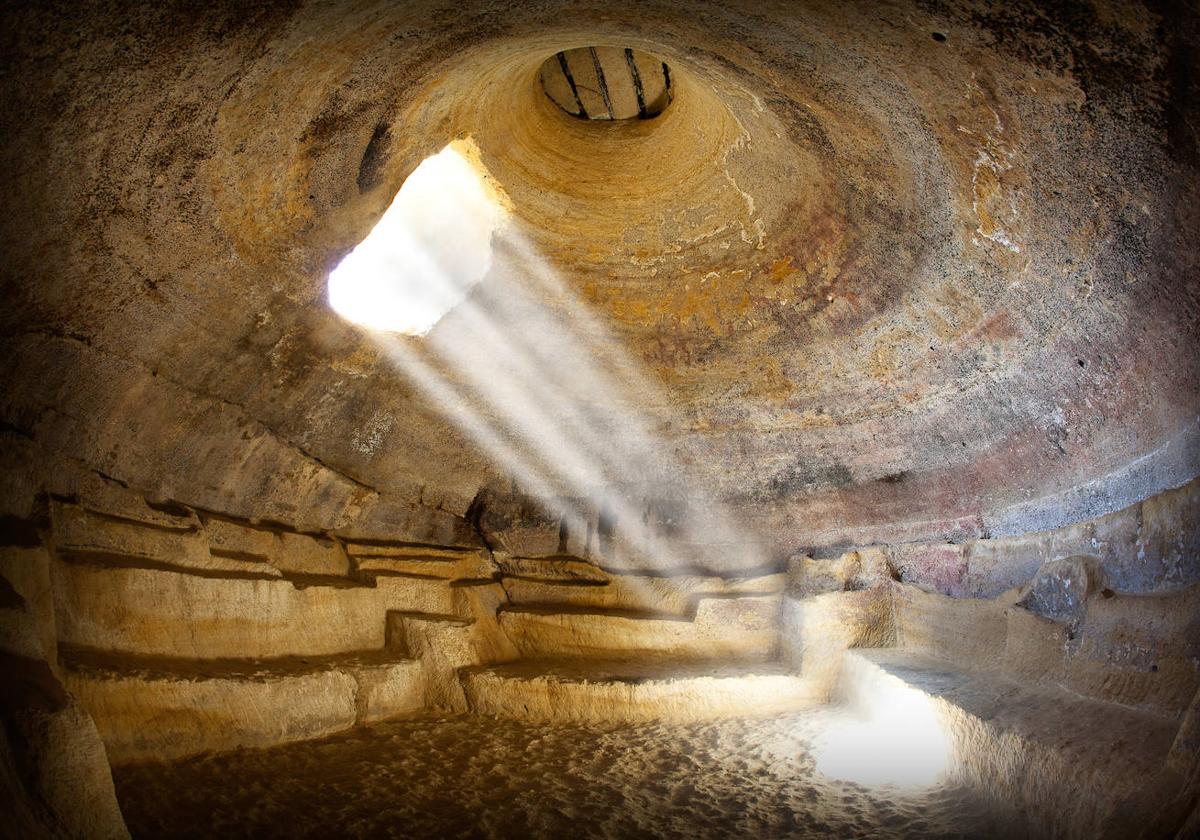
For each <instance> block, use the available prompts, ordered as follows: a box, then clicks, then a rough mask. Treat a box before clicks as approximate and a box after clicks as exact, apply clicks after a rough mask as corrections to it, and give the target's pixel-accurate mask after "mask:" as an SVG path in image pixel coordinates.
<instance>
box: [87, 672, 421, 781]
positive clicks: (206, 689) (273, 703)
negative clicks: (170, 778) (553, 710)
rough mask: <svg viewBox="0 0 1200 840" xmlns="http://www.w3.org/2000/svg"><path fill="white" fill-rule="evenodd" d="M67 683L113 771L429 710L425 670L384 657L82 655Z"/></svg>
mask: <svg viewBox="0 0 1200 840" xmlns="http://www.w3.org/2000/svg"><path fill="white" fill-rule="evenodd" d="M65 673H66V676H65V679H66V685H67V687H68V688H69V689H70V690H71V692H72V693H73V694H74V695H75V696H76V697H78V698H79V702H80V704H81V705H82V706H83V708H84V709H86V710H87V712H88V714H90V715H91V716H92V718H93V719H94V720H95V721H96V725H97V726H98V727H99V731H100V737H101V738H103V739H104V744H105V746H106V747H107V750H108V756H109V760H110V761H112V762H113V763H121V762H129V761H147V760H169V759H174V758H180V757H182V756H187V755H192V754H195V753H200V752H206V751H209V750H218V751H220V750H231V749H236V748H239V747H265V746H270V745H272V744H278V743H284V742H287V741H297V740H304V739H308V738H319V737H322V736H325V735H330V734H332V733H334V732H339V731H341V730H343V729H348V728H349V727H351V726H353V725H354V724H355V723H356V722H364V721H371V720H380V719H383V718H387V717H395V716H396V715H399V714H404V713H408V712H413V711H417V710H419V709H421V708H423V707H424V705H425V685H424V679H423V675H422V673H421V668H420V665H419V664H418V663H416V662H413V661H394V660H393V661H387V659H385V658H384V657H381V656H379V655H366V656H360V657H353V656H343V657H337V658H330V657H324V658H319V657H315V658H310V657H304V658H299V657H297V658H292V659H290V660H286V661H280V660H275V661H270V660H268V661H262V662H254V661H247V660H239V661H233V662H229V661H226V662H207V663H206V662H203V661H201V662H195V661H191V662H188V661H178V660H175V661H172V660H161V659H160V660H154V659H144V658H143V659H140V660H139V659H132V660H130V659H116V658H112V657H105V656H103V655H99V656H97V655H95V654H91V655H88V654H86V653H81V654H78V655H76V656H75V657H74V658H71V659H69V661H68V663H67V668H66V672H65Z"/></svg>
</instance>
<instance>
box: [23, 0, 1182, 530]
mask: <svg viewBox="0 0 1200 840" xmlns="http://www.w3.org/2000/svg"><path fill="white" fill-rule="evenodd" d="M1188 8H1189V7H1188V5H1187V4H1176V5H1172V4H1167V3H1160V4H1153V5H1152V6H1150V7H1143V6H1140V5H1127V4H1116V3H1114V4H1109V3H1095V4H1088V3H1078V4H1077V3H1066V4H1046V5H1045V7H1039V6H1037V5H1035V4H1028V3H1015V4H1004V5H1003V6H995V5H993V4H982V3H981V4H978V5H974V4H969V3H911V4H909V3H888V4H881V3H865V4H856V3H845V2H837V3H812V4H803V5H801V4H764V3H757V2H755V3H722V4H715V3H698V2H674V0H673V2H669V3H667V2H657V3H656V2H651V3H645V2H638V3H611V2H606V3H546V2H533V3H519V4H518V3H470V2H467V3H455V4H432V3H404V4H394V3H371V2H362V3H338V4H306V3H297V4H292V5H289V6H280V7H278V8H276V9H273V10H265V9H258V10H253V11H249V10H247V9H245V8H243V7H242V6H241V4H226V5H224V6H221V7H219V8H216V9H215V10H213V11H212V13H211V14H205V15H203V16H198V15H196V14H195V13H194V12H193V11H192V10H191V9H190V8H186V7H184V6H178V7H175V6H169V5H168V6H166V7H164V8H157V7H156V8H142V7H130V8H126V9H122V8H118V7H105V8H103V9H100V8H91V9H87V10H79V9H76V8H75V7H65V6H64V7H60V8H59V9H58V10H57V11H50V10H43V9H33V8H30V9H27V10H25V11H13V12H9V13H7V14H8V18H9V19H8V20H7V21H6V23H5V26H4V32H5V34H4V36H3V37H4V39H5V42H6V43H5V45H4V48H3V53H4V55H5V56H7V57H8V58H7V59H6V64H7V66H6V72H5V74H4V75H5V78H6V80H7V82H6V87H7V91H6V100H7V106H6V108H5V116H4V120H5V123H6V126H5V135H6V138H7V142H6V144H5V146H4V148H3V151H2V152H0V154H3V167H2V169H0V173H2V175H0V177H2V178H3V184H4V193H5V196H6V202H7V206H8V208H9V212H8V213H7V214H6V217H5V219H4V220H3V222H2V223H0V235H2V236H3V240H2V241H3V248H4V253H5V255H6V258H5V263H6V266H5V301H6V306H5V311H4V316H3V317H4V336H5V338H4V344H5V362H4V364H5V371H4V374H3V377H4V379H3V381H4V382H5V383H6V386H5V389H4V396H3V400H2V407H3V413H2V415H0V416H2V419H3V422H4V430H5V435H6V438H5V439H6V440H7V441H9V444H8V448H9V451H10V453H13V454H10V455H8V456H6V457H7V458H8V459H9V461H10V462H11V463H10V466H11V468H12V469H11V471H10V473H11V478H10V479H9V483H10V485H13V486H16V485H21V486H25V485H34V484H38V483H43V484H46V485H47V486H58V485H56V481H58V482H59V483H60V484H61V483H62V482H63V481H66V480H65V479H62V480H59V479H56V478H55V477H54V473H55V471H56V470H57V471H59V472H61V470H62V469H65V468H62V467H52V466H50V465H51V464H52V463H54V464H57V463H62V464H68V465H74V467H75V468H78V467H79V466H80V465H82V466H83V467H84V468H85V469H86V470H88V471H90V472H91V473H92V474H93V478H94V477H95V476H101V475H102V476H104V477H106V478H105V479H104V480H106V481H116V482H119V483H123V484H126V485H129V486H132V487H136V488H140V489H144V490H146V491H147V492H149V493H150V494H151V495H152V496H155V497H158V498H162V499H183V500H185V501H187V502H189V503H193V504H198V505H205V506H208V507H211V508H212V509H215V510H227V511H231V512H237V513H238V514H240V515H246V516H252V517H259V518H263V519H273V520H278V521H283V522H288V523H290V524H292V525H295V526H297V527H300V528H343V529H346V528H350V529H351V530H354V529H357V530H358V531H360V532H372V531H373V530H375V531H380V532H383V531H387V530H388V529H393V530H394V529H401V530H403V528H404V527H405V522H407V521H408V519H406V517H410V516H411V515H412V512H413V511H419V510H433V511H442V512H444V513H445V514H446V515H448V516H449V517H450V518H451V519H456V518H457V517H459V516H461V515H463V514H465V512H466V511H467V508H468V506H469V505H470V503H471V501H472V499H473V498H475V497H476V495H477V493H478V492H479V491H480V489H481V488H483V487H486V486H495V485H499V484H504V483H505V482H508V481H509V480H510V479H511V476H509V475H508V473H507V471H506V470H505V469H504V467H503V465H498V464H497V463H496V462H495V460H494V459H492V458H490V457H489V454H488V452H487V451H485V450H484V449H482V448H481V447H480V446H479V445H478V444H477V441H475V440H473V439H472V437H471V436H470V435H469V434H467V433H465V432H464V431H462V427H461V426H460V425H458V424H455V423H454V422H452V421H451V420H450V419H447V416H446V414H445V412H444V408H445V407H444V406H439V405H438V404H437V401H436V399H435V398H434V397H433V396H432V395H431V394H430V393H429V391H428V390H426V389H422V388H421V387H419V385H418V384H417V383H414V381H413V380H412V378H411V377H408V376H405V375H404V372H403V371H402V370H398V369H397V367H396V365H395V364H394V363H392V361H391V360H389V358H388V357H387V354H386V353H384V352H382V351H381V349H380V346H379V343H378V342H377V341H374V340H372V338H371V337H370V336H369V335H367V334H365V333H364V331H363V330H361V329H359V328H358V327H356V326H354V325H353V324H349V323H347V322H345V321H343V320H342V319H341V318H339V317H338V315H337V314H336V313H335V312H334V311H332V310H331V309H330V308H329V306H328V303H327V300H326V279H327V277H328V275H329V273H330V271H331V270H332V269H333V268H334V267H335V266H336V265H337V264H338V262H339V260H341V259H342V258H343V257H344V256H345V255H346V254H347V253H348V252H349V251H350V249H351V248H353V247H354V245H355V244H357V243H358V242H359V241H361V240H362V239H363V238H364V237H365V236H366V235H367V233H368V232H369V231H370V230H371V228H372V226H373V224H374V223H375V221H376V220H378V218H379V217H380V216H381V215H382V213H383V212H384V210H385V208H386V207H387V206H388V205H389V203H390V202H391V201H392V199H393V197H394V196H395V195H396V193H397V191H398V190H399V189H400V186H401V185H402V184H403V182H404V180H405V178H406V177H407V176H408V175H409V174H410V173H411V172H412V171H413V170H414V169H415V168H416V167H417V165H418V164H419V163H420V162H421V161H422V160H424V159H425V158H426V157H428V156H430V155H432V154H434V153H436V152H438V151H439V150H441V149H443V148H444V147H445V146H446V145H447V144H449V143H452V142H460V143H466V144H469V147H470V148H471V149H472V150H473V152H472V154H473V155H474V156H475V162H476V163H477V165H478V166H479V168H480V171H481V172H483V173H486V177H487V178H488V179H489V182H490V183H493V184H494V185H495V186H496V188H497V190H498V192H499V193H500V194H502V195H503V197H504V201H505V205H506V208H507V210H508V212H509V213H510V214H511V216H512V218H513V220H514V224H516V225H518V226H519V228H520V230H521V231H522V232H523V235H524V236H525V237H527V240H528V242H529V243H530V247H531V248H533V249H534V250H535V251H536V252H537V253H538V254H539V255H540V257H541V258H542V259H544V260H545V264H546V265H547V266H548V267H549V268H550V269H551V270H552V271H553V272H554V274H555V275H556V276H557V277H559V278H560V279H561V281H562V283H563V284H564V285H565V286H566V287H567V288H568V289H569V290H570V292H571V294H572V296H573V297H574V298H577V299H578V300H579V301H581V302H582V304H584V305H585V306H586V310H587V312H588V313H589V315H590V316H594V318H595V322H596V323H598V324H601V325H602V326H603V329H604V331H605V332H606V333H609V334H611V336H612V337H613V338H614V340H615V341H616V342H617V343H619V344H620V346H622V347H623V348H624V349H625V352H627V353H628V356H629V358H630V359H632V360H633V362H634V363H635V364H636V365H637V366H638V368H639V369H640V370H641V371H642V373H643V374H644V375H645V381H646V382H647V383H649V385H648V387H647V390H646V392H645V393H642V394H636V393H635V394H627V395H624V398H625V399H627V401H629V402H633V403H636V408H637V411H638V412H640V413H642V414H643V415H644V416H645V417H646V418H647V421H648V422H649V423H650V424H651V425H652V427H653V428H654V430H655V434H656V435H657V436H658V437H659V438H660V439H661V440H662V441H663V442H664V445H665V446H666V447H668V448H669V449H670V450H671V451H672V453H673V454H674V456H675V457H676V458H677V459H678V460H679V462H680V463H682V464H685V465H686V466H687V468H688V470H689V471H690V472H689V479H688V482H689V485H688V487H684V488H683V489H682V490H681V491H680V492H682V493H684V494H685V495H686V494H687V492H688V490H689V487H691V486H692V483H694V484H695V486H703V488H705V492H711V493H715V494H716V495H718V496H720V497H722V498H723V499H725V500H726V501H727V502H728V503H729V504H730V505H731V506H732V508H733V509H734V510H736V511H738V512H739V515H740V516H742V517H743V518H744V520H745V521H746V522H748V523H753V526H754V527H755V528H756V529H758V530H759V531H760V532H761V533H768V534H770V535H771V539H772V540H773V541H775V542H776V543H777V544H779V545H780V546H784V547H786V546H799V545H830V544H834V543H844V542H868V541H873V540H885V539H917V538H921V539H926V538H943V537H944V538H961V537H966V536H975V535H979V534H982V533H1015V532H1021V531H1026V530H1036V529H1039V528H1045V527H1050V526H1053V525H1057V524H1061V523H1062V522H1065V521H1072V520H1075V519H1080V518H1084V517H1086V516H1090V515H1095V514H1098V513H1103V512H1107V511H1108V510H1113V509H1116V508H1119V507H1122V506H1124V505H1126V504H1128V503H1130V502H1131V501H1134V500H1136V499H1139V498H1142V497H1144V496H1146V495H1148V494H1150V493H1152V492H1155V491H1157V490H1159V489H1162V488H1163V487H1166V486H1174V485H1176V484H1179V483H1181V482H1182V481H1184V480H1186V479H1188V478H1190V477H1191V476H1193V475H1195V474H1196V473H1197V472H1200V454H1198V450H1200V445H1198V442H1200V430H1198V427H1197V415H1198V414H1200V387H1198V386H1200V353H1198V352H1197V350H1196V348H1197V346H1200V279H1198V277H1200V275H1198V273H1197V268H1198V266H1197V261H1198V259H1197V258H1198V256H1200V212H1198V210H1197V208H1198V206H1200V195H1197V193H1198V192H1200V190H1198V187H1200V180H1198V178H1197V166H1198V163H1200V160H1198V156H1197V126H1198V124H1200V121H1198V117H1197V106H1196V105H1195V102H1197V101H1200V100H1198V98H1197V96H1198V94H1200V89H1198V86H1197V76H1198V71H1197V60H1196V57H1195V56H1194V55H1191V54H1189V53H1188V52H1187V50H1186V48H1185V46H1184V45H1186V44H1187V43H1189V41H1190V42H1191V43H1196V42H1197V38H1196V35H1195V31H1194V30H1195V28H1196V25H1197V24H1196V15H1195V14H1194V11H1195V10H1194V9H1192V10H1191V11H1188ZM1188 31H1191V33H1192V34H1191V35H1190V36H1188V35H1187V32H1188ZM72 33H74V34H72ZM162 33H172V35H171V36H170V37H169V38H167V39H166V40H164V39H163V37H162ZM67 38H73V39H74V44H75V46H74V47H73V49H71V50H68V51H67V52H65V53H64V52H63V51H62V49H61V47H60V46H56V47H55V48H53V49H51V48H50V47H49V46H47V45H48V44H56V45H59V44H61V43H62V42H63V40H64V39H67ZM588 47H595V48H598V49H600V50H606V51H609V52H606V53H605V54H606V55H609V54H613V55H620V54H621V53H619V52H615V51H617V50H626V49H627V50H629V51H630V52H631V54H632V53H636V54H637V55H638V56H649V57H652V59H655V60H658V61H660V62H662V63H665V64H666V65H667V66H668V67H669V72H670V84H671V85H672V97H671V101H670V104H669V107H666V108H665V109H664V110H663V111H662V113H661V114H658V115H657V116H655V117H654V118H653V119H614V120H607V119H591V120H588V119H580V118H577V117H576V116H572V115H571V114H570V113H567V111H566V110H565V109H564V108H563V107H560V105H559V104H558V103H557V102H556V101H555V100H554V99H553V98H551V96H548V95H547V93H548V89H547V88H546V87H545V84H546V83H545V82H544V81H543V76H542V68H543V65H544V64H545V63H546V62H547V61H548V60H549V59H552V58H553V57H555V56H556V55H557V54H558V53H565V52H568V51H571V50H579V49H585V50H586V48H588ZM651 63H652V62H651ZM489 282H492V281H491V280H489V278H486V277H485V278H484V280H483V281H482V283H481V285H480V288H481V289H486V288H487V287H488V284H489ZM545 303H546V306H548V307H550V308H551V309H552V310H553V311H558V312H560V314H561V317H562V318H571V317H572V312H571V311H570V310H569V309H565V308H564V309H561V310H559V309H555V307H556V306H558V304H557V303H555V302H554V301H546V302H545ZM507 326H508V328H510V329H512V330H514V331H520V330H521V329H523V327H522V325H521V324H517V323H513V324H509V325H507ZM456 329H459V330H461V329H462V327H461V325H459V326H456V322H455V314H454V313H453V312H452V313H451V314H450V315H448V316H447V317H446V318H445V319H444V320H443V321H442V322H441V323H440V324H439V325H438V326H436V327H434V329H433V332H432V333H430V336H431V337H434V338H436V336H437V335H438V334H439V331H442V332H443V333H445V334H446V335H453V334H454V331H455V330H456ZM402 340H403V342H404V343H405V344H406V345H408V346H410V347H411V348H412V350H413V352H417V353H419V352H422V351H421V347H422V342H424V341H427V340H429V339H427V338H422V337H412V338H405V339H402ZM457 340H460V341H462V342H466V343H469V342H470V340H471V338H470V334H469V332H463V333H462V335H461V337H460V338H459V339H457ZM596 396H597V399H598V401H601V402H602V401H603V400H602V399H601V398H603V397H605V395H604V394H597V395H596ZM610 408H611V406H610ZM477 410H480V411H484V410H486V409H485V408H484V407H478V409H477ZM20 453H25V454H20ZM29 453H34V454H29ZM55 459H57V460H55ZM629 478H630V483H631V484H633V483H636V481H637V480H638V479H639V477H637V476H630V477H629ZM22 483H24V484H22ZM68 483H69V482H68ZM18 512H19V511H18ZM451 530H453V528H452V529H451Z"/></svg>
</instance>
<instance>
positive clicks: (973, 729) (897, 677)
mask: <svg viewBox="0 0 1200 840" xmlns="http://www.w3.org/2000/svg"><path fill="white" fill-rule="evenodd" d="M838 695H839V699H840V700H841V701H842V703H843V704H844V705H846V706H848V707H849V708H850V709H852V710H854V711H855V712H856V713H857V714H856V716H855V720H859V721H867V722H868V723H870V722H874V724H875V727H874V729H873V730H872V731H876V732H878V733H880V736H879V737H878V738H877V739H876V740H874V743H873V748H872V749H873V761H874V762H875V763H878V762H879V761H880V760H881V758H880V755H881V753H883V752H885V751H888V750H891V751H893V752H897V753H898V755H899V757H900V758H901V759H902V760H905V761H914V760H918V761H919V760H920V759H921V758H922V756H921V752H922V750H926V751H928V750H930V749H932V748H933V747H932V744H931V743H927V744H922V743H920V742H921V740H922V739H924V740H926V741H930V742H932V741H933V740H934V739H936V740H938V741H940V742H942V743H941V744H939V745H938V746H937V749H939V750H941V749H944V750H945V751H946V759H947V772H951V773H958V774H961V775H964V776H965V777H967V778H968V779H969V780H970V781H971V783H973V784H975V785H977V786H978V787H979V788H980V789H984V790H988V791H990V792H991V793H992V795H994V796H996V797H998V798H999V799H1002V800H1007V801H1008V802H1009V803H1011V804H1012V805H1013V806H1014V807H1016V808H1018V809H1022V810H1025V811H1032V812H1037V813H1039V814H1048V815H1051V816H1050V819H1051V824H1050V826H1049V830H1050V833H1051V834H1053V835H1054V836H1056V837H1057V836H1062V837H1133V836H1137V837H1158V836H1165V834H1164V833H1163V832H1164V829H1162V827H1161V824H1160V823H1158V822H1157V820H1159V819H1160V818H1164V815H1166V817H1165V818H1164V823H1165V824H1166V825H1173V824H1178V821H1179V820H1181V819H1182V818H1183V817H1182V816H1181V815H1179V814H1175V815H1171V814H1169V811H1170V810H1171V808H1172V807H1176V806H1177V804H1178V801H1179V799H1180V797H1179V793H1180V790H1181V783H1182V781H1183V775H1184V774H1183V773H1182V772H1180V768H1182V767H1186V766H1192V767H1194V766H1196V764H1195V763H1196V753H1195V745H1194V744H1187V743H1182V742H1180V741H1177V740H1176V731H1177V730H1178V729H1179V722H1178V721H1176V720H1170V719H1168V718H1165V717H1160V716H1158V715H1154V714H1150V713H1148V712H1145V711H1143V710H1139V709H1134V708H1131V707H1128V706H1121V705H1118V704H1115V703H1108V702H1103V701H1099V700H1095V699H1091V698H1087V697H1083V696H1081V695H1079V694H1076V693H1073V692H1070V691H1066V690H1063V689H1060V688H1057V687H1054V686H1047V685H1038V684H1027V683H1025V682H1018V681H1016V680H1013V679H1011V678H1009V677H1007V676H1004V675H1002V674H998V673H992V672H987V671H969V670H963V669H962V668H961V667H958V666H957V665H956V664H953V663H950V662H946V661H943V660H940V659H935V658H931V657H929V656H927V655H924V654H923V653H922V652H917V651H911V650H906V649H903V648H875V649H865V648H859V649H855V650H849V651H847V652H846V657H845V661H844V665H843V668H842V674H841V679H840V682H839V685H838ZM923 730H925V734H924V735H922V731H923ZM889 740H890V741H895V745H893V746H891V747H889V745H888V744H887V743H884V742H885V741H889ZM896 745H898V746H899V747H900V749H899V750H897V749H895V748H894V747H895V746H896ZM901 769H904V768H901ZM1183 799H1184V800H1185V801H1186V800H1187V797H1183ZM1189 807H1190V806H1189ZM1172 820H1174V822H1172Z"/></svg>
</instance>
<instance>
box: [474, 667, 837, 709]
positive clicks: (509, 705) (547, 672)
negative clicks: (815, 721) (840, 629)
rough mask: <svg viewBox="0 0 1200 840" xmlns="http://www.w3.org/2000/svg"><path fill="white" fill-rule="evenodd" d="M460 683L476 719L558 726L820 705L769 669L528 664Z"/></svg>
mask: <svg viewBox="0 0 1200 840" xmlns="http://www.w3.org/2000/svg"><path fill="white" fill-rule="evenodd" d="M459 679H460V680H461V681H462V684H463V688H464V691H465V693H466V696H467V704H468V707H469V708H470V709H471V711H472V712H475V713H477V714H486V715H496V716H500V717H514V718H521V719H532V720H544V721H555V722H568V721H573V722H604V723H610V722H630V721H644V720H670V721H679V722H686V721H699V720H710V719H715V718H723V717H738V716H754V715H773V714H781V713H784V712H790V711H796V710H798V709H802V708H805V707H807V706H810V705H812V704H813V703H814V702H815V701H816V699H817V698H815V697H814V696H813V695H812V693H811V692H810V691H809V689H808V686H807V684H806V683H805V682H804V681H803V680H802V679H800V678H799V677H798V676H796V675H794V674H792V673H790V672H789V671H788V669H787V668H786V667H784V666H782V665H780V664H778V663H774V662H768V661H760V662H741V663H737V664H733V663H730V662H728V661H719V662H712V661H702V660H692V661H676V660H671V659H664V658H661V657H650V658H647V659H641V660H639V661H637V662H628V661H621V660H580V659H567V660H523V661H520V662H514V663H508V664H503V665H492V666H484V667H477V668H465V669H463V670H462V671H460V672H459Z"/></svg>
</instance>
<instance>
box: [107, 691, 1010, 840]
mask: <svg viewBox="0 0 1200 840" xmlns="http://www.w3.org/2000/svg"><path fill="white" fill-rule="evenodd" d="M825 714H828V713H827V712H824V711H817V712H812V713H805V714H799V715H789V716H785V717H780V718H772V719H769V720H734V721H725V722H720V723H705V724H693V725H667V724H642V725H636V726H624V727H620V728H615V727H597V726H556V727H547V726H544V725H538V724H531V723H520V722H512V721H497V720H494V719H489V718H464V717H459V718H442V719H419V720H407V721H395V722H389V723H383V724H377V725H374V726H371V727H366V728H360V729H356V730H354V731H352V732H349V733H346V734H343V735H338V736H335V737H333V738H329V739H326V740H323V741H314V742H308V743H303V744H297V745H292V746H286V747H278V748H274V749H270V750H246V751H241V752H237V753H229V754H225V755H220V756H213V757H204V758H197V759H191V760H188V761H184V762H180V763H178V764H173V765H161V764H154V765H142V766H137V767H126V768H123V769H119V770H118V771H117V772H116V773H115V774H114V775H115V777H116V782H117V792H118V795H119V797H120V800H121V804H122V807H123V809H124V812H125V816H126V819H127V821H128V823H129V827H130V830H131V831H132V832H133V835H134V837H166V836H170V837H211V836H218V835H219V836H254V837H283V836H287V837H296V836H309V837H326V836H342V837H366V836H396V837H506V838H507V837H522V838H524V837H571V838H584V837H679V838H695V837H754V838H761V837H816V836H835V837H966V836H969V837H989V836H1021V835H1024V834H1026V828H1025V827H1024V826H1021V825H1019V824H1017V823H1016V822H1015V820H1016V817H1015V816H1014V815H1013V814H1011V813H1006V812H1003V811H1001V810H999V809H998V808H996V807H995V806H991V805H989V804H988V803H987V802H986V801H985V800H984V799H983V798H982V797H981V796H979V795H978V794H976V793H975V792H973V791H970V790H966V789H963V788H961V787H955V786H942V787H937V788H933V789H930V790H926V791H923V792H920V793H900V792H898V791H896V790H893V789H887V788H878V789H868V788H865V787H862V786H859V785H854V784H849V783H844V782H836V781H830V780H828V779H825V778H823V777H822V776H820V775H819V774H818V773H817V772H816V771H815V769H814V766H813V760H812V758H811V756H810V755H809V754H808V751H807V745H808V744H809V743H810V741H811V737H812V734H813V733H814V732H816V731H818V730H819V729H820V728H821V727H822V725H823V721H824V720H827V719H826V718H823V717H822V715H825Z"/></svg>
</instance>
